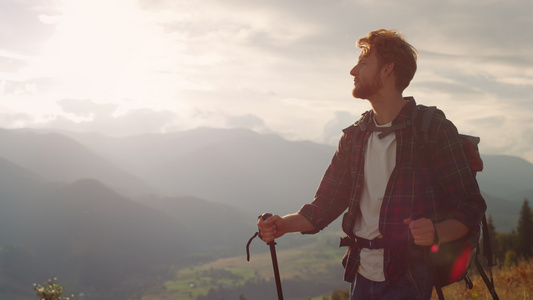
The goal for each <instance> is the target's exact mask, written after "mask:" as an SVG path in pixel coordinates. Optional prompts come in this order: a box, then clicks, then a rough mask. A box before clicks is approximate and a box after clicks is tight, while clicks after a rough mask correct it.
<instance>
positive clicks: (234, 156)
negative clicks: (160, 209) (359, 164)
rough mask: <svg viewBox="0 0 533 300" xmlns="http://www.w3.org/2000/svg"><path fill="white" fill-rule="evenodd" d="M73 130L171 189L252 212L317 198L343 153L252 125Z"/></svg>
mask: <svg viewBox="0 0 533 300" xmlns="http://www.w3.org/2000/svg"><path fill="white" fill-rule="evenodd" d="M70 136H71V137H72V138H74V139H76V140H78V141H79V142H80V143H82V144H84V145H85V146H86V147H88V148H89V149H92V150H93V151H94V152H96V153H99V154H101V155H102V156H104V157H107V158H108V159H110V160H111V159H113V161H119V162H120V166H121V167H122V168H124V169H127V170H129V171H130V172H132V173H134V174H136V175H137V176H138V177H141V178H142V179H143V180H144V181H146V182H148V183H149V184H150V185H151V186H153V187H154V188H156V189H157V190H158V191H159V192H160V193H161V194H163V195H167V196H177V195H178V196H195V197H199V198H202V199H207V200H209V201H211V202H219V203H224V204H228V205H231V206H233V207H236V208H238V209H240V210H242V211H244V212H247V213H249V214H250V215H257V214H259V213H262V212H265V211H274V212H277V213H280V214H283V213H291V212H294V211H296V210H298V209H299V208H300V206H301V205H302V204H303V203H305V202H307V201H310V200H312V199H313V197H314V193H315V191H316V188H317V186H318V183H319V182H320V179H321V178H322V175H323V173H324V171H325V170H326V168H327V166H328V164H329V161H330V160H331V157H332V156H333V153H334V151H335V148H334V147H331V146H327V145H321V144H316V143H311V142H290V141H286V140H284V139H282V138H280V137H279V136H276V135H260V134H257V133H255V132H253V131H250V130H245V129H228V130H226V129H209V128H201V129H195V130H191V131H186V132H181V133H171V134H150V135H142V136H133V137H124V138H116V139H113V138H109V137H104V136H99V135H95V134H75V133H70ZM141 158H142V159H141Z"/></svg>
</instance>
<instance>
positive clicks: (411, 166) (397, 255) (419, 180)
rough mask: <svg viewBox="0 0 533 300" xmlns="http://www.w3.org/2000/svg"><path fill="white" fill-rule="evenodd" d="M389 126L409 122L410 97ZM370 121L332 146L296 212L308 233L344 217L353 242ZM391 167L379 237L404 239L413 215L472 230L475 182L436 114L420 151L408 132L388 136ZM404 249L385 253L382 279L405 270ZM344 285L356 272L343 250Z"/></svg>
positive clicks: (478, 206)
mask: <svg viewBox="0 0 533 300" xmlns="http://www.w3.org/2000/svg"><path fill="white" fill-rule="evenodd" d="M406 100H408V103H407V104H406V105H405V106H404V107H403V109H402V110H401V111H400V113H399V114H398V116H397V117H396V118H395V120H394V121H393V123H392V125H393V126H394V125H395V124H401V123H402V122H404V121H406V120H409V119H410V118H411V115H412V110H413V109H416V108H415V106H416V103H415V100H414V99H413V98H406ZM371 122H373V112H372V111H368V112H366V113H364V114H363V116H362V117H361V119H360V120H359V121H357V122H356V123H355V124H354V125H352V126H350V127H348V128H346V129H345V130H343V132H344V133H343V136H342V137H341V139H340V142H339V147H338V149H337V151H336V152H335V155H334V156H333V159H332V161H331V163H330V165H329V167H328V169H327V170H326V173H325V174H324V177H323V179H322V181H321V183H320V185H319V187H318V190H317V192H316V195H315V199H314V201H313V202H312V203H311V204H306V205H304V206H303V207H302V208H301V209H300V211H299V214H301V215H303V216H304V217H305V218H307V219H308V220H309V221H310V222H311V223H312V224H313V225H314V227H315V230H313V231H310V232H304V234H312V233H316V232H318V231H320V230H322V229H324V228H325V227H326V226H327V225H329V224H330V223H331V222H333V221H334V220H335V219H336V218H338V217H339V216H340V215H341V214H342V213H343V212H344V211H345V210H346V209H348V212H347V213H345V214H344V218H343V224H342V227H343V230H344V232H345V233H346V234H348V235H349V236H352V237H353V236H354V234H353V226H354V223H355V216H356V215H357V213H358V212H359V201H360V198H361V192H362V190H363V185H364V172H363V166H364V158H365V151H366V144H367V141H368V137H369V136H370V133H371V132H370V131H369V130H367V128H369V127H370V126H371V124H372V123H371ZM392 134H396V142H397V148H396V149H397V150H396V166H395V168H394V169H393V171H392V174H391V176H390V179H389V181H388V184H387V188H386V191H385V195H384V198H383V203H382V206H381V212H380V220H379V231H380V233H381V234H382V236H383V238H384V239H392V240H400V241H401V240H404V241H405V245H407V241H408V234H409V230H408V226H407V225H405V224H404V223H403V220H404V219H406V218H409V217H410V215H411V213H412V212H413V211H420V212H422V213H423V215H424V216H425V217H427V218H430V219H431V220H432V221H433V222H435V223H439V222H442V221H443V220H445V219H451V218H453V219H457V220H459V221H460V222H462V223H463V224H465V225H466V226H467V227H469V228H470V229H471V231H475V230H478V229H479V223H480V221H481V218H482V217H483V215H484V213H485V209H486V204H485V201H484V199H483V198H482V196H481V194H480V191H479V187H478V184H477V181H476V180H475V177H474V175H473V174H472V172H471V169H470V167H469V164H468V161H467V159H466V156H465V154H464V151H463V146H462V141H461V139H460V137H459V134H458V132H457V129H456V128H455V126H454V125H453V124H452V122H450V121H449V120H447V119H446V118H445V117H444V116H443V115H440V114H434V116H433V119H432V121H431V125H430V130H429V141H428V142H427V143H426V142H424V145H426V146H427V147H426V149H421V142H420V141H419V140H418V139H416V138H415V137H414V134H413V128H412V127H408V128H405V129H401V130H398V131H395V132H394V133H392ZM406 251H407V246H405V247H395V248H385V253H384V268H385V270H384V272H385V278H386V280H387V281H396V280H397V279H398V278H399V276H400V275H401V274H402V272H403V271H404V270H405V269H406V263H407V260H406V259H405V255H406ZM343 265H344V267H345V274H344V279H345V280H346V281H348V282H352V281H353V279H354V278H355V275H356V273H357V270H358V268H359V252H358V251H356V250H353V249H351V248H349V249H348V250H347V251H346V254H345V256H344V259H343Z"/></svg>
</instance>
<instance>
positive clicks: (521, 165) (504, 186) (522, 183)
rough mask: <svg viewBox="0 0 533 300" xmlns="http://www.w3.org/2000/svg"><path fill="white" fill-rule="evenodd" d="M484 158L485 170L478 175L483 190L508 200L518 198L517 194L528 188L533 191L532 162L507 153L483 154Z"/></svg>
mask: <svg viewBox="0 0 533 300" xmlns="http://www.w3.org/2000/svg"><path fill="white" fill-rule="evenodd" d="M482 158H483V163H484V171H483V172H480V173H479V174H478V175H477V179H478V182H479V186H480V189H481V190H482V191H484V192H485V193H487V194H490V195H493V196H496V197H500V198H504V199H508V200H516V196H515V195H518V194H520V193H525V192H526V191H527V190H529V191H531V188H532V187H533V164H532V163H530V162H528V161H526V160H524V159H522V158H519V157H514V156H506V155H482ZM529 195H531V192H530V193H529ZM520 200H524V199H520ZM530 200H533V199H530Z"/></svg>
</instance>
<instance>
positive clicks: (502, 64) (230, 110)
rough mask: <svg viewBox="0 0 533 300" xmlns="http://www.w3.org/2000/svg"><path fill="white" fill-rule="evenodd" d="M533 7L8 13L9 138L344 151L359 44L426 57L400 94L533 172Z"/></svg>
mask: <svg viewBox="0 0 533 300" xmlns="http://www.w3.org/2000/svg"><path fill="white" fill-rule="evenodd" d="M531 11H533V2H532V1H530V0H524V1H513V0H506V1H503V0H501V1H491V0H469V1H463V0H457V1H433V0H427V1H422V0H419V1H415V0H405V1H397V0H385V1H371V0H355V1H352V0H290V1H287V0H268V1H252V0H202V1H199V0H198V1H194V0H64V1H60V0H2V1H1V2H0V128H39V129H42V128H47V129H48V128H53V129H68V130H73V131H82V132H101V133H103V134H107V135H111V136H127V135H136V134H143V133H169V132H176V131H183V130H190V129H194V128H198V127H215V128H248V129H252V130H254V131H256V132H259V133H274V134H278V135H280V136H282V137H284V138H285V139H288V140H294V141H300V140H309V141H313V142H318V143H327V144H331V145H336V144H337V142H338V138H339V136H340V134H341V130H342V129H343V128H345V127H348V126H349V125H350V124H352V123H353V122H354V121H356V120H357V119H359V116H360V114H361V113H363V112H364V111H366V110H368V109H370V104H369V103H368V101H366V100H360V99H354V98H352V96H351V91H352V88H353V77H352V76H350V75H349V71H350V69H351V68H352V67H353V66H354V65H355V64H356V62H357V58H358V55H359V50H358V49H357V48H356V46H355V42H356V41H357V39H358V38H360V37H363V36H365V35H367V34H368V32H370V31H372V30H376V29H380V28H385V29H397V30H399V31H400V32H401V33H402V34H403V35H404V36H405V37H406V38H407V41H408V42H409V43H411V44H412V45H413V46H414V47H415V48H416V49H417V50H418V52H419V59H418V71H417V73H416V75H415V78H414V79H413V81H412V82H411V84H410V86H409V87H408V88H407V89H406V90H405V91H404V96H414V97H415V99H416V101H417V102H418V103H421V104H426V105H436V106H437V107H439V108H440V109H442V110H443V111H444V112H445V113H446V116H447V117H448V118H449V119H450V120H452V121H453V122H454V124H455V125H456V126H457V127H458V129H459V131H461V132H463V133H467V134H473V135H477V136H480V137H481V145H480V150H481V152H482V154H505V155H514V156H519V157H522V158H524V159H526V160H528V161H530V162H532V163H533V123H532V122H530V121H531V120H532V119H533V102H532V101H531V97H532V95H533V57H532V56H531V53H533V30H532V29H533V17H532V16H531Z"/></svg>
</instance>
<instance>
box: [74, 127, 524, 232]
mask: <svg viewBox="0 0 533 300" xmlns="http://www.w3.org/2000/svg"><path fill="white" fill-rule="evenodd" d="M65 134H69V136H71V137H72V138H73V139H76V140H77V141H79V142H80V143H81V144H83V145H85V146H86V147H88V148H89V149H91V150H92V151H94V152H96V153H99V154H101V155H102V156H104V157H106V158H108V159H109V160H112V161H117V163H119V164H120V166H121V167H122V168H124V169H127V170H129V171H130V172H131V173H134V174H136V175H137V176H138V177H140V178H142V179H143V180H144V181H146V182H148V183H150V185H151V186H154V187H156V188H157V189H158V191H159V192H160V193H162V194H163V195H170V196H174V195H189V196H195V197H199V198H203V199H207V200H209V201H211V202H218V203H222V204H227V205H230V206H232V207H235V208H238V209H239V210H242V211H243V212H245V213H248V214H249V215H250V216H251V217H253V216H256V215H258V214H260V213H262V212H266V211H271V212H275V213H279V214H285V213H292V212H294V211H296V210H298V209H299V208H300V207H301V205H302V204H304V203H306V202H309V201H311V200H312V199H313V196H314V193H315V191H316V188H317V186H318V183H319V182H320V179H321V178H322V175H323V174H324V171H325V170H326V167H327V165H328V164H329V162H330V160H331V157H332V156H333V153H334V152H335V147H333V146H328V145H320V144H315V143H311V142H290V141H286V140H283V139H281V138H279V137H278V136H275V135H260V134H257V133H254V132H252V131H249V130H244V129H231V130H223V129H209V128H202V129H196V130H191V131H186V132H179V133H170V134H148V135H140V136H131V137H123V138H110V137H105V136H102V135H98V134H75V133H65ZM141 158H143V159H141ZM483 160H484V165H485V169H484V171H483V172H481V173H479V174H478V177H477V178H478V181H479V184H480V188H481V190H482V193H483V194H484V195H485V198H486V200H487V203H489V207H488V213H489V214H492V215H493V218H494V222H495V225H496V227H497V229H498V230H502V231H511V230H512V229H513V228H514V226H516V215H517V214H518V211H519V208H520V206H521V205H522V202H523V200H524V198H528V199H533V190H531V187H532V186H533V164H531V163H529V162H527V161H525V160H523V159H521V158H518V157H510V156H501V155H483Z"/></svg>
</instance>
